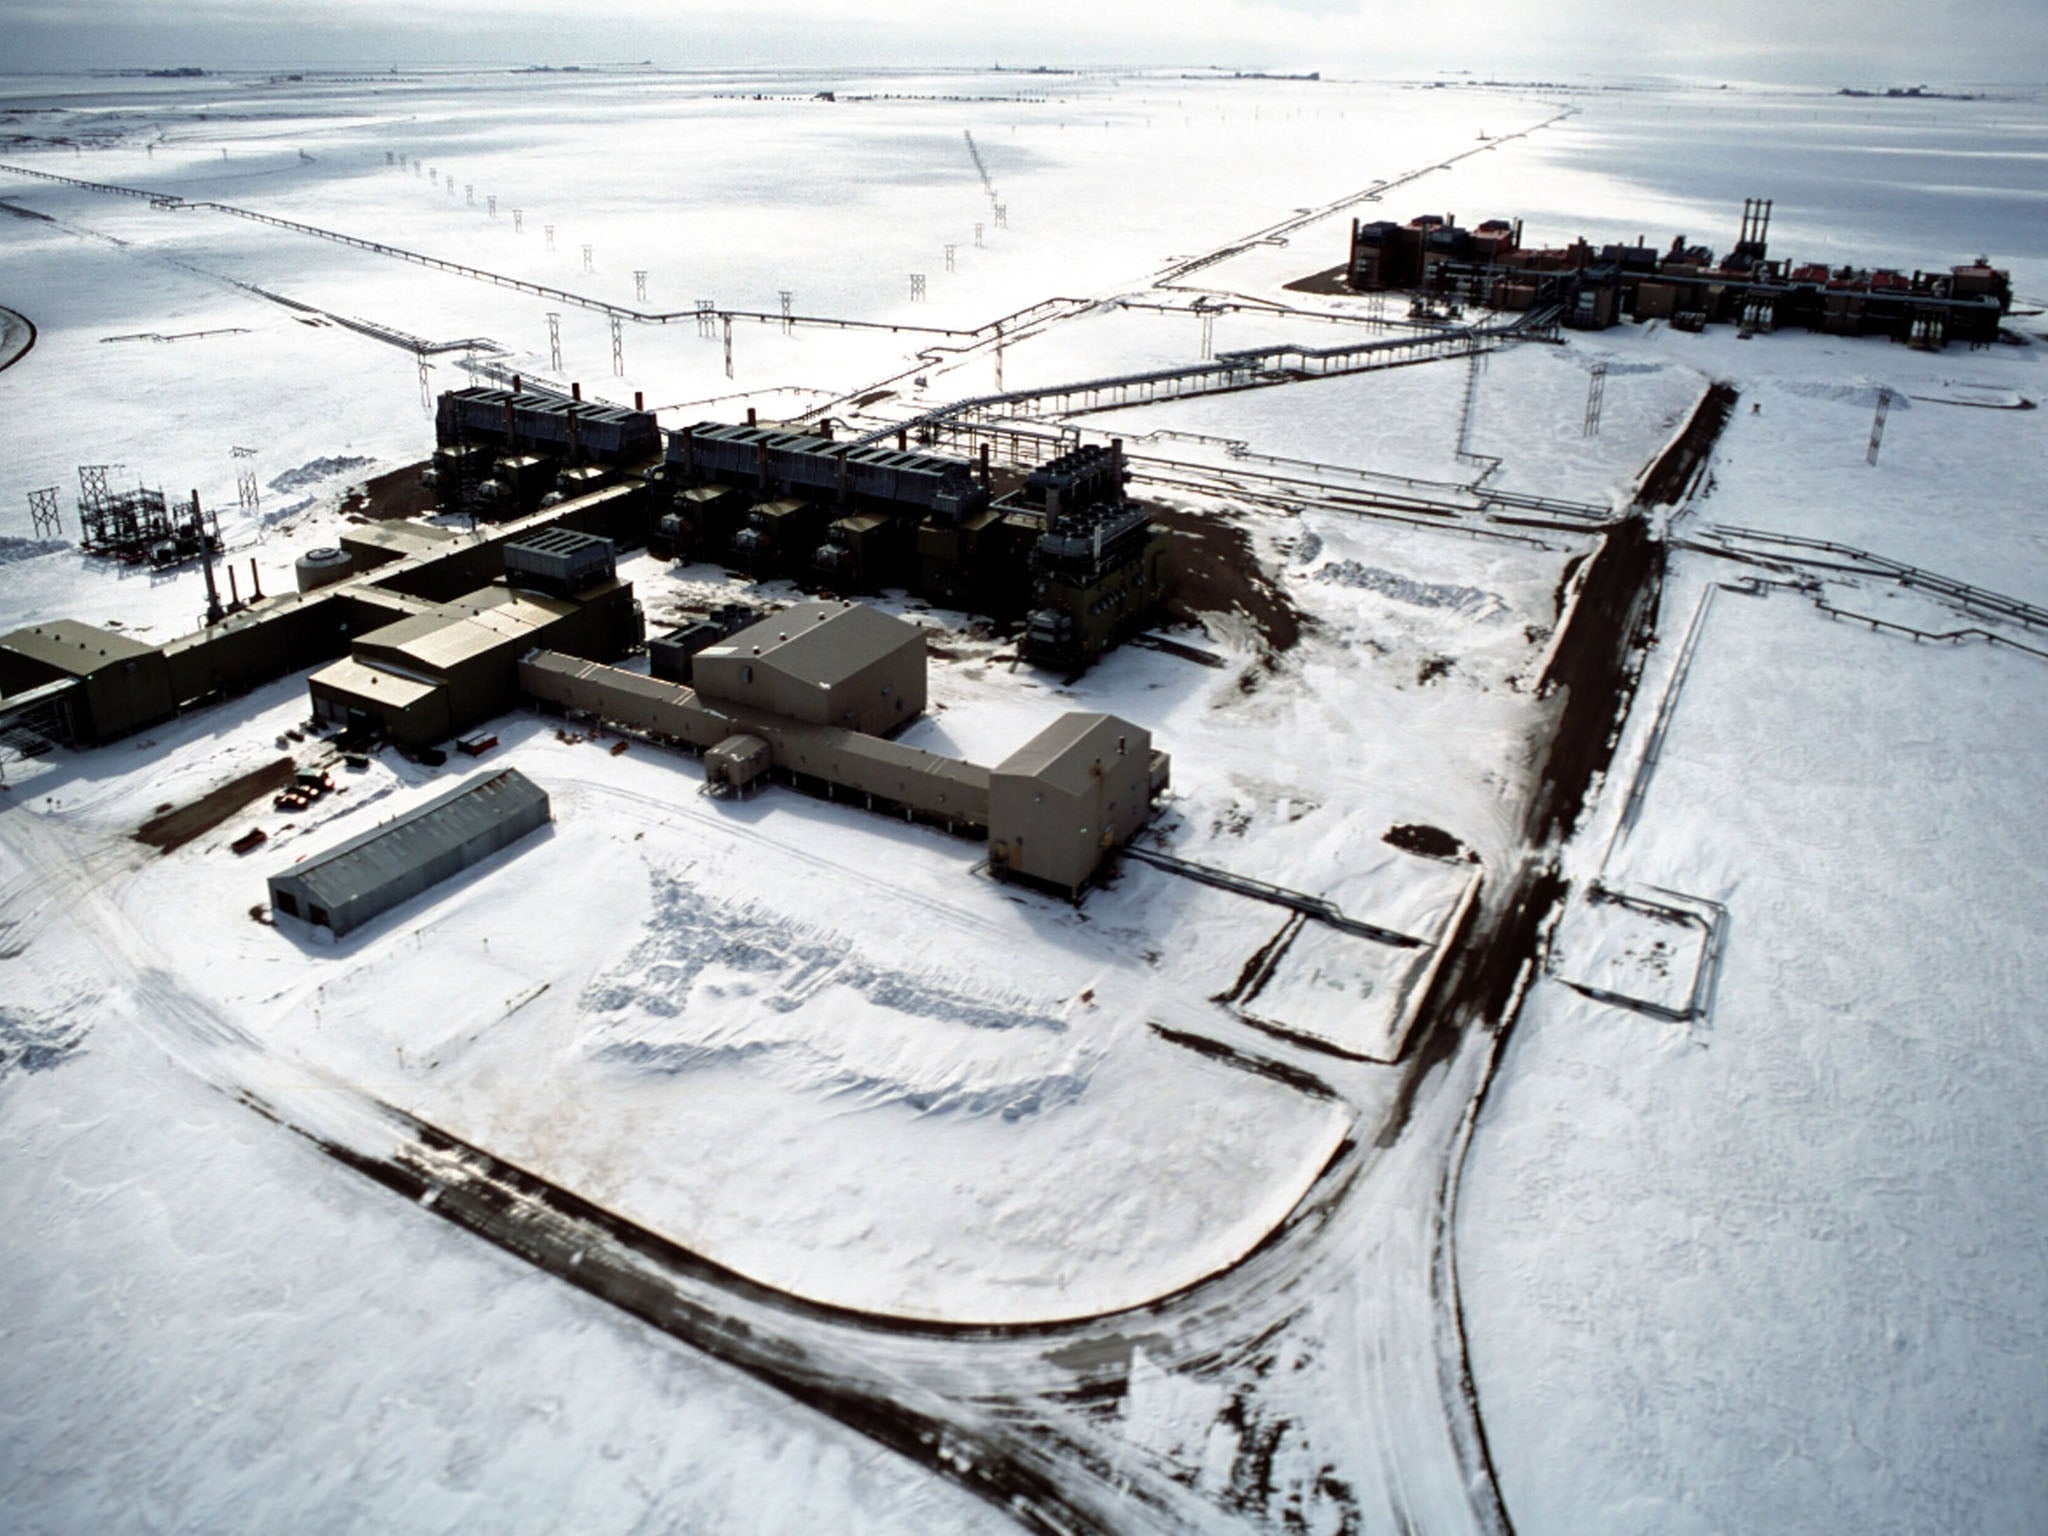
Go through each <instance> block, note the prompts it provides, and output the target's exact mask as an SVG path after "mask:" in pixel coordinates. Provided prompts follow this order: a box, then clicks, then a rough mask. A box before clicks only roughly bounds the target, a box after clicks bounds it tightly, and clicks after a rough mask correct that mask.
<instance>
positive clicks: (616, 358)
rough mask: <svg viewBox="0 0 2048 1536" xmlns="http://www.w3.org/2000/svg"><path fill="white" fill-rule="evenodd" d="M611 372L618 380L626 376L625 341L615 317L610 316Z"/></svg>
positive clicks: (617, 319) (617, 318)
mask: <svg viewBox="0 0 2048 1536" xmlns="http://www.w3.org/2000/svg"><path fill="white" fill-rule="evenodd" d="M612 372H613V373H614V374H616V375H617V376H619V377H620V378H624V377H625V376H626V340H625V336H624V335H623V333H622V332H621V331H620V330H619V317H618V316H617V315H613V316H612Z"/></svg>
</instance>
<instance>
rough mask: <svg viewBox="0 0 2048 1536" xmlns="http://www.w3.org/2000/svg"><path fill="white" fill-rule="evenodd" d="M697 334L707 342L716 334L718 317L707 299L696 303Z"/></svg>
mask: <svg viewBox="0 0 2048 1536" xmlns="http://www.w3.org/2000/svg"><path fill="white" fill-rule="evenodd" d="M697 334H698V335H699V336H702V337H705V338H706V339H707V340H708V339H709V338H710V337H713V336H716V335H717V334H718V317H717V315H716V314H715V313H714V312H713V306H712V302H711V300H709V299H699V300H698V301H697Z"/></svg>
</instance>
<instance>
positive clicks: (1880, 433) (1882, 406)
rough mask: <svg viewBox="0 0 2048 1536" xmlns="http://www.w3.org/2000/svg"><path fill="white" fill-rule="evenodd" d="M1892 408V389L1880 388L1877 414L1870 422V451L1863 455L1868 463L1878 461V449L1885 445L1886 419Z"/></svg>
mask: <svg viewBox="0 0 2048 1536" xmlns="http://www.w3.org/2000/svg"><path fill="white" fill-rule="evenodd" d="M1891 409H1892V392H1891V390H1890V389H1889V388H1884V389H1880V390H1878V392H1877V415H1876V416H1874V417H1872V418H1871V422H1870V451H1869V452H1868V453H1866V454H1865V455H1864V456H1863V457H1864V461H1865V462H1866V463H1869V464H1875V463H1877V450H1878V449H1879V448H1880V447H1882V446H1883V445H1884V419H1885V417H1887V416H1889V415H1890V414H1891Z"/></svg>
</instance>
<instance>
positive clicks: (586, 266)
mask: <svg viewBox="0 0 2048 1536" xmlns="http://www.w3.org/2000/svg"><path fill="white" fill-rule="evenodd" d="M583 270H584V271H586V272H590V271H594V270H596V269H595V268H593V267H592V266H591V265H590V247H589V246H587V245H586V246H585V247H583Z"/></svg>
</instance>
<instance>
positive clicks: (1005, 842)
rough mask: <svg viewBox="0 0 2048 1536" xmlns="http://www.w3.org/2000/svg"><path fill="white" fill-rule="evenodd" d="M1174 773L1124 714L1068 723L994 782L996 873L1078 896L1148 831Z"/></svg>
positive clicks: (1060, 722) (1009, 763) (1067, 718)
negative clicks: (1108, 857) (1115, 854)
mask: <svg viewBox="0 0 2048 1536" xmlns="http://www.w3.org/2000/svg"><path fill="white" fill-rule="evenodd" d="M1166 771H1167V762H1166V756H1165V754H1164V753H1161V754H1159V757H1158V761H1157V762H1156V763H1155V761H1154V756H1153V752H1152V735H1151V732H1149V731H1147V730H1145V729H1144V728H1143V727H1141V726H1136V725H1132V724H1131V723H1130V722H1129V721H1128V720H1120V719H1118V718H1117V717H1116V716H1115V715H1103V714H1091V713H1084V712H1080V711H1076V712H1074V713H1070V714H1065V715H1062V716H1060V718H1059V719H1057V720H1055V721H1054V722H1053V723H1052V724H1051V725H1048V726H1047V727H1046V728H1045V729H1044V730H1042V731H1040V732H1039V733H1038V734H1037V735H1036V736H1034V737H1032V738H1031V740H1030V741H1028V742H1026V743H1025V744H1024V745H1023V746H1022V747H1019V748H1018V749H1017V750H1016V751H1015V752H1013V753H1011V754H1010V755H1009V756H1008V757H1007V758H1005V759H1003V761H1002V762H1001V763H1000V764H999V765H998V766H997V767H996V769H995V771H994V772H993V773H991V774H990V775H989V781H988V784H989V787H988V809H989V819H988V856H989V864H990V866H991V867H992V868H994V869H996V870H997V871H998V872H1000V873H1003V874H1013V875H1022V876H1024V877H1025V878H1027V879H1031V880H1037V881H1042V882H1043V883H1045V884H1047V885H1051V886H1056V887H1059V888H1061V889H1063V890H1066V891H1069V892H1078V891H1079V890H1080V889H1081V887H1082V886H1084V885H1086V884H1087V883H1088V881H1089V880H1090V878H1092V877H1093V875H1094V873H1095V871H1096V869H1097V867H1098V866H1099V865H1100V864H1101V862H1102V857H1103V855H1104V854H1105V853H1106V852H1108V851H1109V850H1110V849H1112V848H1116V847H1119V846H1121V845H1122V844H1124V843H1126V842H1128V841H1129V840H1130V839H1131V837H1132V836H1133V835H1134V834H1135V833H1136V832H1137V831H1138V829H1139V828H1141V827H1143V826H1144V825H1145V822H1146V821H1147V819H1149V818H1150V816H1151V814H1152V797H1153V794H1154V793H1155V786H1156V787H1157V788H1159V789H1163V788H1164V787H1165V776H1166Z"/></svg>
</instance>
